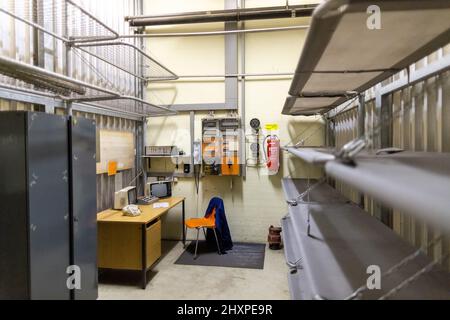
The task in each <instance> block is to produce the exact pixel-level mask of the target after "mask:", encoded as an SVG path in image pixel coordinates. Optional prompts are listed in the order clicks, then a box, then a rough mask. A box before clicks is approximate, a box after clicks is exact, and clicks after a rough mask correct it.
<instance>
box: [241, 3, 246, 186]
mask: <svg viewBox="0 0 450 320" xmlns="http://www.w3.org/2000/svg"><path fill="white" fill-rule="evenodd" d="M240 8H241V9H243V8H245V0H241V1H240ZM241 29H242V30H244V29H245V22H241ZM245 37H246V35H245V33H241V34H240V40H241V43H240V46H241V73H242V74H244V75H245V72H246V70H245V69H246V68H245V54H246V50H245V49H246V47H245ZM245 80H246V78H245V76H243V77H242V79H241V128H242V131H241V135H242V136H241V162H242V165H241V172H242V177H243V178H244V179H245V178H246V177H247V148H246V143H245V137H246V129H247V117H246V110H245V109H246V104H245V99H246V81H245Z"/></svg>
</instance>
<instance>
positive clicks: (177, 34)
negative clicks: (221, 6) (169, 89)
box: [120, 25, 309, 39]
mask: <svg viewBox="0 0 450 320" xmlns="http://www.w3.org/2000/svg"><path fill="white" fill-rule="evenodd" d="M308 28H309V25H302V26H291V27H277V28H258V29H238V30H221V31H200V32H169V33H147V34H133V35H123V36H120V38H122V39H126V38H168V37H199V36H220V35H226V34H240V33H262V32H278V31H291V30H305V29H308Z"/></svg>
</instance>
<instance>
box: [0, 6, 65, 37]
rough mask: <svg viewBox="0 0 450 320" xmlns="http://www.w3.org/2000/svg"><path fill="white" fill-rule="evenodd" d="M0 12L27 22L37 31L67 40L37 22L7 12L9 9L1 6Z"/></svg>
mask: <svg viewBox="0 0 450 320" xmlns="http://www.w3.org/2000/svg"><path fill="white" fill-rule="evenodd" d="M0 12H3V13H4V14H7V15H8V16H10V17H13V18H14V19H16V20H19V21H21V22H23V23H25V24H28V25H29V26H31V27H33V28H36V29H38V30H39V31H42V32H44V33H46V34H48V35H50V36H52V37H54V38H56V39H58V40H61V41H63V42H68V40H67V39H65V38H63V37H61V36H59V35H57V34H56V33H54V32H52V31H49V30H47V29H45V28H43V27H41V26H40V25H38V24H37V23H34V22H31V21H29V20H26V19H23V18H21V17H19V16H18V15H16V14H14V13H12V12H9V11H7V10H5V9H3V8H0Z"/></svg>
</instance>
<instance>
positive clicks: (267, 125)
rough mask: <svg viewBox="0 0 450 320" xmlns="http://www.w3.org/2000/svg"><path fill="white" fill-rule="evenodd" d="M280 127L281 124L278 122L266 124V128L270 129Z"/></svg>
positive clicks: (274, 129) (273, 129)
mask: <svg viewBox="0 0 450 320" xmlns="http://www.w3.org/2000/svg"><path fill="white" fill-rule="evenodd" d="M278 129H279V126H278V124H276V123H269V124H266V130H269V131H276V130H278Z"/></svg>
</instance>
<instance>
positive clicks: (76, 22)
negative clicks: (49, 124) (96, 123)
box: [0, 0, 177, 117]
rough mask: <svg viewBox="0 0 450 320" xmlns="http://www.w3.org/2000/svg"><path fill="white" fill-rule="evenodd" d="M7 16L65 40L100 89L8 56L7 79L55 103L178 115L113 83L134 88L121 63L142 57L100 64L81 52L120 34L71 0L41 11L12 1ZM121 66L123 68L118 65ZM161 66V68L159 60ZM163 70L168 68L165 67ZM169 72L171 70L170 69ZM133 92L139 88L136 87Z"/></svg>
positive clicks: (2, 69) (51, 0)
mask: <svg viewBox="0 0 450 320" xmlns="http://www.w3.org/2000/svg"><path fill="white" fill-rule="evenodd" d="M33 12H35V13H36V17H34V19H32V17H33ZM61 12H67V17H66V18H65V20H63V19H62V18H61V17H60V16H61V14H60V13H61ZM5 15H7V16H9V17H12V18H13V19H15V20H17V21H18V22H19V23H23V24H26V25H28V26H30V27H32V28H34V29H36V30H39V31H41V32H43V33H44V34H46V35H48V36H51V37H53V38H54V40H55V41H56V42H58V41H59V43H60V42H61V41H62V42H63V43H64V44H65V45H66V46H70V47H71V50H70V52H71V59H74V58H76V59H78V61H79V63H80V65H79V66H78V68H77V69H79V70H86V73H87V74H91V75H95V78H96V80H95V84H94V83H88V82H86V81H81V80H79V79H75V77H79V76H77V75H76V73H74V74H73V77H69V76H66V75H62V74H60V73H57V72H53V71H49V70H46V69H45V68H41V67H37V66H34V65H32V64H29V63H25V62H21V61H17V60H14V59H11V58H9V57H4V56H0V73H1V74H4V75H6V76H7V77H10V78H13V79H17V80H20V81H23V82H25V83H28V84H32V85H34V89H35V90H40V91H42V92H43V94H47V93H49V92H51V93H54V94H55V98H62V99H63V100H65V101H67V102H83V103H85V104H88V105H92V104H93V103H95V108H104V109H105V110H117V111H120V112H128V113H130V114H133V115H141V116H142V117H151V116H170V115H175V114H177V112H176V111H173V110H171V109H170V108H168V107H163V106H157V105H154V104H151V103H149V102H146V101H144V100H142V99H140V98H137V97H136V96H134V95H135V93H136V92H135V89H133V90H134V91H133V92H131V91H132V90H124V89H123V88H119V85H118V84H117V83H115V82H114V83H113V81H111V77H112V74H114V78H117V79H120V83H122V84H123V83H126V82H130V83H131V82H133V83H134V79H133V78H131V77H130V70H123V69H124V68H121V66H120V62H121V61H128V60H131V61H132V62H133V61H134V62H137V60H136V58H135V56H136V54H133V59H134V60H133V59H131V58H130V57H128V58H127V56H125V55H123V56H116V57H115V58H116V59H117V60H115V61H114V60H112V59H100V58H99V57H98V56H96V55H92V54H91V53H90V52H89V50H86V49H85V48H83V47H79V48H78V47H77V45H81V44H82V43H85V42H87V41H97V42H96V45H98V41H105V43H109V42H106V41H107V40H108V41H109V40H112V39H116V38H118V34H117V33H116V32H115V31H114V30H112V29H110V28H109V27H107V26H106V25H105V24H103V23H102V22H101V21H99V20H98V19H97V18H95V17H94V16H92V15H91V14H90V13H89V12H88V11H86V10H85V9H83V8H81V7H80V6H78V5H77V4H75V3H74V2H72V1H71V0H42V1H40V2H39V5H38V7H37V8H33V6H32V3H31V1H20V2H17V1H12V0H8V1H4V2H2V3H1V5H0V18H4V16H5ZM32 20H33V21H32ZM34 21H36V22H34ZM47 26H51V27H52V30H48V29H46V27H47ZM121 46H122V45H121ZM125 47H127V48H134V47H130V46H125ZM133 50H134V49H133ZM105 60H108V61H105ZM119 60H120V61H119ZM141 60H142V62H143V63H146V62H147V63H148V61H146V60H145V59H143V58H139V61H141ZM152 61H154V60H152ZM115 62H117V63H119V64H118V65H117V66H116V65H115V64H114V63H115ZM106 63H107V64H109V65H111V66H113V67H114V68H113V69H114V72H111V71H108V70H107V69H106V68H105V67H104V65H105V64H106ZM155 64H157V62H156V61H155ZM157 65H158V66H159V67H160V68H162V69H164V67H163V66H161V65H160V64H157ZM138 67H139V65H138V64H136V66H135V68H138ZM75 70H76V69H75ZM116 70H117V72H116ZM164 70H167V69H164ZM167 72H169V71H168V70H167ZM125 75H126V76H128V78H126V76H125ZM84 76H85V75H84V74H83V77H84ZM130 80H131V81H130ZM133 88H135V86H134V84H133Z"/></svg>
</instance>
